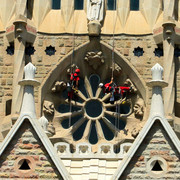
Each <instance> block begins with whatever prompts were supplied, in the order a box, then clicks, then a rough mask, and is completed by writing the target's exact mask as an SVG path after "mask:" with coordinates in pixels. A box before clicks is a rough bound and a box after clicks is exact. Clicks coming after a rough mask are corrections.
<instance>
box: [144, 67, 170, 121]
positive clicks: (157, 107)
mask: <svg viewBox="0 0 180 180" xmlns="http://www.w3.org/2000/svg"><path fill="white" fill-rule="evenodd" d="M151 71H152V81H150V82H148V83H147V85H148V86H150V87H152V101H151V109H150V116H149V117H150V118H151V117H153V116H156V115H157V116H161V117H164V105H163V98H162V87H166V86H167V85H168V84H167V83H166V82H164V81H163V80H162V73H163V68H162V67H161V66H160V65H159V64H158V63H156V64H155V65H154V66H153V67H152V68H151Z"/></svg>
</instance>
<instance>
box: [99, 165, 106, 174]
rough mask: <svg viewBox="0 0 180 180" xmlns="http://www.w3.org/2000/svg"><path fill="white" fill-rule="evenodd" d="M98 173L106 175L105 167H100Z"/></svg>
mask: <svg viewBox="0 0 180 180" xmlns="http://www.w3.org/2000/svg"><path fill="white" fill-rule="evenodd" d="M98 173H99V174H105V173H106V168H105V167H100V168H99V171H98Z"/></svg>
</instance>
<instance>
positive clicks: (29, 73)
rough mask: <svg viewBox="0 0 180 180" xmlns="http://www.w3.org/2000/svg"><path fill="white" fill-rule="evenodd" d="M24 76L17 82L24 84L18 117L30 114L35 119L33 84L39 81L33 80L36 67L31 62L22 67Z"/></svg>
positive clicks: (36, 84) (35, 84) (37, 83)
mask: <svg viewBox="0 0 180 180" xmlns="http://www.w3.org/2000/svg"><path fill="white" fill-rule="evenodd" d="M24 72H25V78H24V80H22V81H20V82H19V85H21V86H24V95H23V102H22V107H21V112H20V117H23V116H30V117H31V118H33V119H36V111H35V102H34V86H38V85H39V84H40V83H39V82H38V81H36V80H34V77H35V72H36V68H35V66H34V65H33V64H32V63H28V64H27V65H26V66H25V67H24Z"/></svg>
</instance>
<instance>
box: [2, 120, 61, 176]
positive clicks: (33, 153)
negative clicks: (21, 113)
mask: <svg viewBox="0 0 180 180" xmlns="http://www.w3.org/2000/svg"><path fill="white" fill-rule="evenodd" d="M19 159H28V160H30V161H31V164H30V167H31V168H30V170H19V165H18V160H19ZM29 171H30V173H29ZM0 177H1V178H31V179H37V178H38V179H48V178H49V179H62V177H61V175H60V174H59V172H58V171H57V169H56V167H55V165H54V163H53V162H52V160H51V158H50V156H49V155H48V153H47V151H46V150H45V148H44V146H43V144H42V143H41V140H40V139H39V138H38V136H37V134H36V132H35V131H34V129H33V128H32V126H31V125H30V123H29V122H24V123H23V124H22V126H21V127H20V129H19V130H18V132H17V134H16V135H15V136H14V137H13V140H12V141H11V142H10V144H9V145H8V147H7V148H6V150H5V151H4V153H3V156H2V157H1V158H0Z"/></svg>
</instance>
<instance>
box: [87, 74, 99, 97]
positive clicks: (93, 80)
mask: <svg viewBox="0 0 180 180" xmlns="http://www.w3.org/2000/svg"><path fill="white" fill-rule="evenodd" d="M89 81H90V83H91V87H92V91H93V95H94V96H96V91H97V89H98V87H99V83H100V78H99V76H98V75H96V74H93V75H91V76H90V78H89Z"/></svg>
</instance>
